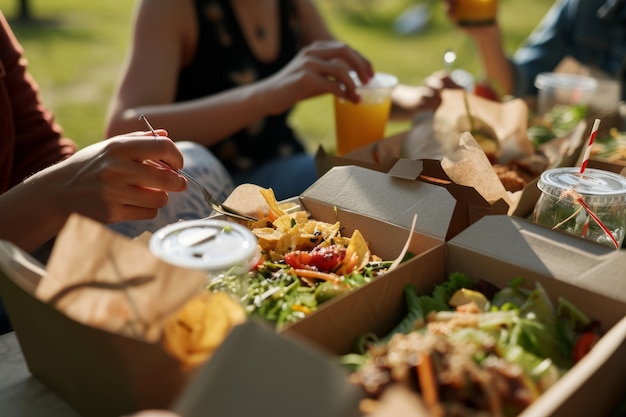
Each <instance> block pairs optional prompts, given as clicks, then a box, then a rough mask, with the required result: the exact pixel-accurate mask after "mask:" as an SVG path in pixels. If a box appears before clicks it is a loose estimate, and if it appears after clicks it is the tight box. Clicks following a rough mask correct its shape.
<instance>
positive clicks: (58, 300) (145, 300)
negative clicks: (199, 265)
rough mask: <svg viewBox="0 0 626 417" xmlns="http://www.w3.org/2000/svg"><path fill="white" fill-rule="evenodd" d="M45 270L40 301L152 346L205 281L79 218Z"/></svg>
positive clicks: (57, 245)
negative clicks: (165, 325) (164, 326)
mask: <svg viewBox="0 0 626 417" xmlns="http://www.w3.org/2000/svg"><path fill="white" fill-rule="evenodd" d="M46 269H47V272H46V274H45V275H44V276H43V277H42V279H41V282H40V283H39V286H38V287H37V290H36V294H35V295H36V297H38V298H39V299H41V300H42V301H44V302H47V303H51V304H53V305H54V306H55V307H56V308H57V309H59V310H60V311H62V312H63V313H64V314H66V315H67V316H69V317H71V318H73V319H74V320H76V321H79V322H82V323H84V324H86V325H89V326H92V327H96V328H100V329H103V330H107V331H110V332H113V333H117V334H123V335H126V336H129V337H132V338H136V339H140V340H144V341H147V342H156V341H158V340H159V338H160V336H161V332H162V328H163V323H164V321H165V320H166V319H167V317H168V316H170V315H171V314H173V313H174V312H175V311H177V310H178V309H179V308H180V307H182V305H183V304H184V303H185V302H186V301H188V300H189V299H191V298H192V297H193V296H194V295H196V294H198V293H199V292H200V291H202V284H203V282H204V281H205V279H206V274H205V273H203V272H201V271H195V270H188V269H184V268H180V267H175V266H172V265H169V264H167V263H165V262H163V261H161V260H160V259H158V258H156V257H155V256H153V255H152V253H151V252H150V250H149V248H148V246H147V245H146V244H145V243H144V242H141V241H135V240H130V239H128V238H126V237H124V236H121V235H118V234H116V233H114V232H112V231H111V230H110V229H108V228H106V227H105V226H104V225H102V224H100V223H98V222H96V221H94V220H91V219H89V218H86V217H84V216H80V215H78V214H73V215H72V216H70V218H69V219H68V221H67V222H66V224H65V226H64V227H63V229H62V230H61V232H60V233H59V235H58V237H57V239H56V242H55V246H54V248H53V251H52V254H51V256H50V260H49V262H48V264H47V268H46Z"/></svg>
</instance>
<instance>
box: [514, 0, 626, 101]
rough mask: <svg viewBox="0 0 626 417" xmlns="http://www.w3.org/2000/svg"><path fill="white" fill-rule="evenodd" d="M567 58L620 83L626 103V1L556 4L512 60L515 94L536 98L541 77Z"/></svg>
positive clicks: (573, 0)
mask: <svg viewBox="0 0 626 417" xmlns="http://www.w3.org/2000/svg"><path fill="white" fill-rule="evenodd" d="M566 56H571V57H573V58H575V59H576V60H578V61H579V62H580V63H582V64H583V65H586V66H589V67H595V68H598V69H601V70H602V71H604V72H606V73H607V74H609V75H611V76H613V77H615V78H616V79H618V80H621V83H622V93H621V94H622V99H623V100H624V99H626V97H624V95H625V93H624V88H625V87H624V85H625V82H624V77H625V73H626V0H557V1H556V2H555V4H554V5H553V6H552V8H551V9H550V10H549V11H548V13H547V14H546V15H545V16H544V18H543V20H542V21H541V22H540V24H539V26H537V28H536V29H535V30H534V31H533V33H532V34H531V35H530V36H529V38H528V39H527V40H526V41H525V43H524V45H522V47H521V48H520V49H519V50H518V51H517V52H516V53H515V55H514V56H513V58H512V62H513V64H514V67H515V74H516V80H515V81H516V91H515V95H516V96H524V95H528V94H536V88H535V86H534V80H535V77H536V76H537V74H539V73H541V72H548V71H552V70H554V68H556V66H557V65H558V64H559V63H560V62H561V60H562V59H563V58H565V57H566Z"/></svg>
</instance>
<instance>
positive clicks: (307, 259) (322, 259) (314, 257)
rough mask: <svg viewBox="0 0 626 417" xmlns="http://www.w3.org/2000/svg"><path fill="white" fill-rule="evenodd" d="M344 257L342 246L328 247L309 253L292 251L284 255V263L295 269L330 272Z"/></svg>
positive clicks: (344, 250)
mask: <svg viewBox="0 0 626 417" xmlns="http://www.w3.org/2000/svg"><path fill="white" fill-rule="evenodd" d="M345 255H346V249H345V248H344V247H342V246H337V245H330V246H325V247H322V248H315V249H313V250H312V251H310V252H306V251H299V250H297V251H293V252H289V253H288V254H286V255H285V263H287V265H289V266H291V267H293V268H296V269H314V270H316V271H321V272H332V271H334V270H335V268H336V267H337V265H338V264H339V263H340V262H341V261H342V260H343V258H344V257H345Z"/></svg>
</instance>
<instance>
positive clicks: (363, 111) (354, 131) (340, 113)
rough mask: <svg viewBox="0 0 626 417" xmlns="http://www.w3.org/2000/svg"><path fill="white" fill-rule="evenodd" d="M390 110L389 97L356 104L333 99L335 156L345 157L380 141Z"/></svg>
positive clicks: (336, 98)
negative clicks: (335, 137)
mask: <svg viewBox="0 0 626 417" xmlns="http://www.w3.org/2000/svg"><path fill="white" fill-rule="evenodd" d="M390 108H391V98H390V97H383V98H381V99H380V100H377V101H376V102H367V101H362V102H361V103H358V104H355V103H352V102H350V101H348V100H344V99H342V98H338V97H335V127H336V132H337V155H345V154H347V153H349V152H351V151H353V150H355V149H358V148H360V147H362V146H365V145H367V144H369V143H372V142H375V141H377V140H378V139H381V138H382V137H383V136H384V134H385V126H386V125H387V120H388V119H389V110H390Z"/></svg>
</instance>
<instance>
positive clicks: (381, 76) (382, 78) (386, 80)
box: [350, 71, 398, 89]
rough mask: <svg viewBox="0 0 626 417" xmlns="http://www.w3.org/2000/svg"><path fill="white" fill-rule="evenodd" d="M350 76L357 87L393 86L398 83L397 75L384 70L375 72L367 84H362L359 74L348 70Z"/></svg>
mask: <svg viewBox="0 0 626 417" xmlns="http://www.w3.org/2000/svg"><path fill="white" fill-rule="evenodd" d="M350 77H351V78H352V80H354V83H355V84H356V85H357V87H359V88H368V89H369V88H372V89H374V88H385V89H386V88H393V87H395V86H396V85H398V77H396V76H395V75H391V74H387V73H384V72H377V73H375V74H374V77H373V78H372V79H370V80H369V82H368V83H367V84H365V85H364V84H362V83H361V80H360V79H359V76H358V75H357V74H356V72H354V71H350Z"/></svg>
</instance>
